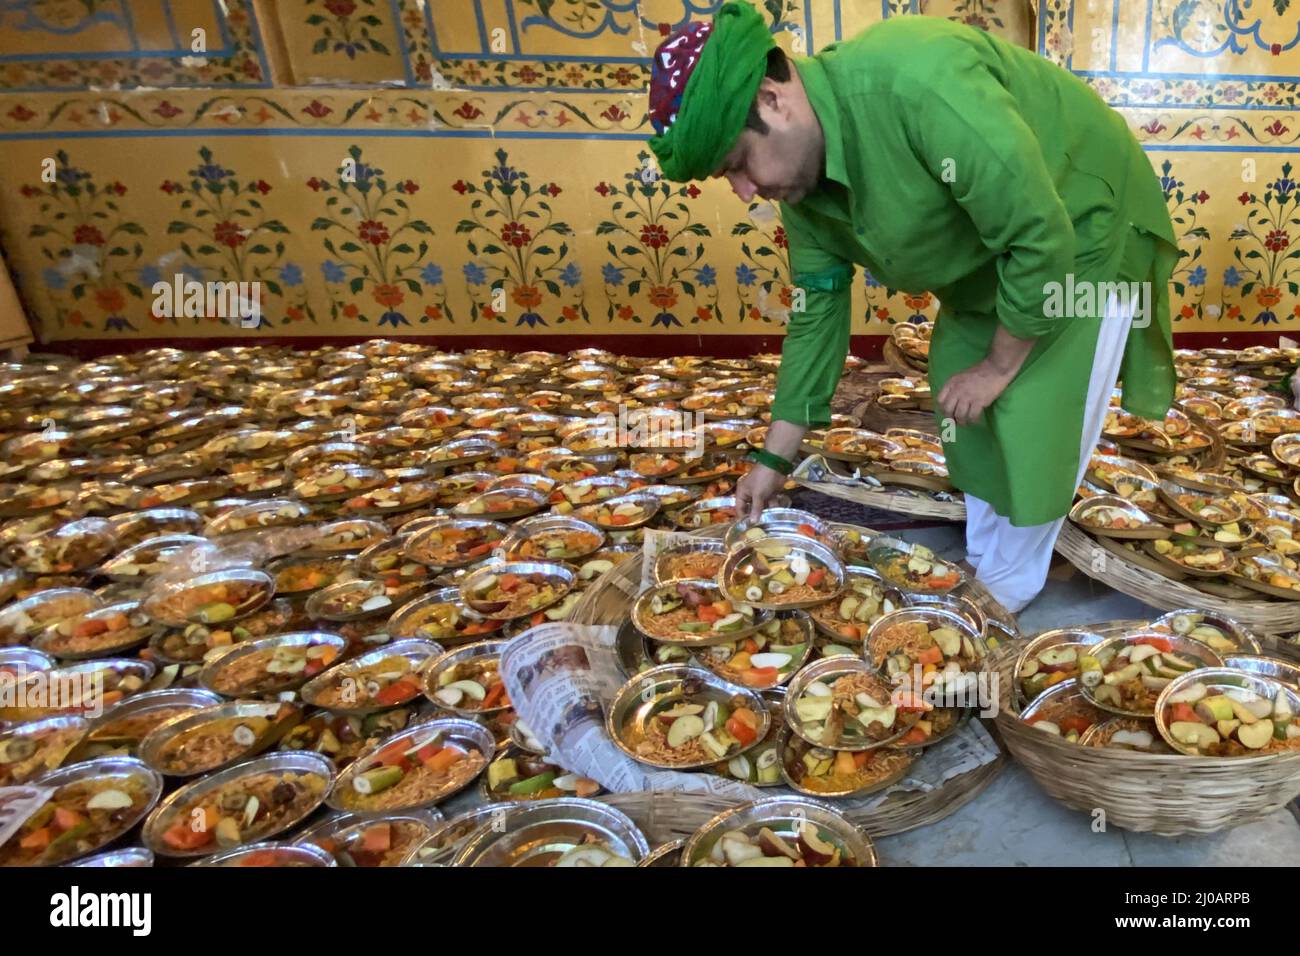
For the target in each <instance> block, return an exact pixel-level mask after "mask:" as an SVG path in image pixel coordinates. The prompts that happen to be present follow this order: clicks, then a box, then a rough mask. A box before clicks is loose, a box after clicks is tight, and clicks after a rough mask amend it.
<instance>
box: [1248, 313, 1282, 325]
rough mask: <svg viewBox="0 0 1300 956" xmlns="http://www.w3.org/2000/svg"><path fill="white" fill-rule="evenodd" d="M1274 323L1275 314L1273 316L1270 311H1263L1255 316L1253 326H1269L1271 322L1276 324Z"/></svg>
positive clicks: (1275, 319)
mask: <svg viewBox="0 0 1300 956" xmlns="http://www.w3.org/2000/svg"><path fill="white" fill-rule="evenodd" d="M1276 321H1277V316H1276V315H1275V314H1273V312H1271V311H1264V312H1261V313H1260V314H1259V315H1257V316H1255V322H1254V324H1255V325H1270V324H1272V323H1273V322H1276Z"/></svg>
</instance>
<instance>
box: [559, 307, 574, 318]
mask: <svg viewBox="0 0 1300 956" xmlns="http://www.w3.org/2000/svg"><path fill="white" fill-rule="evenodd" d="M560 313H561V314H562V315H563V316H564V317H565V318H566V319H569V320H570V321H572V320H574V319H576V318H578V310H577V309H575V308H574V307H573V306H571V305H566V306H565V307H564V308H562V309H561V310H560Z"/></svg>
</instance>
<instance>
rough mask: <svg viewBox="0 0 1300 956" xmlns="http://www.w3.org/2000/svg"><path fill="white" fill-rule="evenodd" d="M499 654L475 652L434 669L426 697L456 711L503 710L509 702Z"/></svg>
mask: <svg viewBox="0 0 1300 956" xmlns="http://www.w3.org/2000/svg"><path fill="white" fill-rule="evenodd" d="M499 666H500V658H499V657H496V656H493V655H479V656H474V657H470V658H467V659H465V660H460V661H456V662H454V663H452V664H450V665H449V666H446V667H444V668H442V669H441V670H439V671H437V673H436V677H433V679H432V681H431V682H430V685H431V686H430V688H429V691H430V692H429V699H430V700H432V701H433V702H434V703H437V704H441V705H442V706H444V707H447V708H450V709H454V710H457V711H476V712H479V713H487V712H489V711H495V710H504V709H505V708H507V707H509V706H510V696H509V694H507V693H506V685H505V681H503V680H502V679H501V674H500V673H499Z"/></svg>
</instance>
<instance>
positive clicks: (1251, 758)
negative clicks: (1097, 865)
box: [992, 608, 1300, 836]
mask: <svg viewBox="0 0 1300 956" xmlns="http://www.w3.org/2000/svg"><path fill="white" fill-rule="evenodd" d="M1269 644H1270V642H1269V641H1267V640H1264V641H1261V640H1260V639H1258V638H1256V637H1255V636H1254V635H1253V634H1251V633H1250V631H1249V630H1248V629H1247V628H1245V627H1243V626H1242V625H1241V623H1240V622H1239V621H1236V620H1233V619H1231V618H1229V617H1227V616H1225V615H1221V614H1218V613H1214V612H1208V611H1203V610H1200V609H1186V608H1184V609H1179V610H1176V611H1174V612H1171V613H1169V614H1165V615H1163V616H1161V617H1159V618H1157V619H1156V620H1154V621H1115V622H1108V623H1105V624H1099V625H1093V626H1087V627H1079V628H1059V629H1054V630H1049V631H1044V632H1041V633H1039V634H1037V635H1034V636H1032V637H1031V638H1030V639H1028V640H1026V641H1019V642H1014V643H1009V644H1007V645H1004V646H1003V647H1002V648H1001V649H999V650H998V651H996V652H995V653H994V655H993V657H992V660H993V662H994V666H995V668H996V671H997V675H998V679H999V680H998V685H999V697H1000V701H1001V706H1000V710H999V713H998V715H997V716H996V718H995V724H996V727H997V729H998V731H999V733H1000V735H1001V738H1002V741H1003V743H1004V744H1005V745H1006V747H1007V748H1008V749H1009V750H1010V751H1011V753H1012V755H1013V756H1014V757H1015V758H1016V759H1017V760H1019V761H1020V763H1021V764H1023V765H1024V767H1025V768H1026V769H1027V770H1028V771H1029V773H1030V775H1031V776H1032V777H1033V778H1034V780H1035V781H1037V783H1038V785H1039V786H1040V787H1042V788H1043V790H1045V791H1046V792H1047V793H1048V795H1050V796H1051V797H1053V798H1054V799H1056V800H1058V801H1060V802H1061V803H1063V804H1064V805H1065V806H1067V807H1070V808H1071V809H1074V810H1080V811H1083V812H1085V813H1090V814H1096V813H1098V811H1100V812H1101V813H1104V815H1105V821H1106V824H1107V825H1114V826H1120V827H1123V828H1124V829H1127V830H1135V831H1146V832H1152V833H1157V834H1160V835H1162V836H1178V835H1181V834H1186V833H1213V832H1216V831H1218V830H1224V829H1228V828H1230V827H1235V826H1240V825H1242V824H1244V823H1251V822H1255V821H1258V820H1261V819H1264V818H1265V817H1267V816H1268V815H1270V814H1272V813H1274V812H1275V811H1276V810H1278V809H1279V808H1281V807H1284V806H1286V805H1287V804H1288V803H1289V802H1290V801H1291V800H1293V799H1294V798H1295V797H1296V795H1297V794H1298V793H1300V716H1298V715H1300V684H1298V683H1297V680H1298V678H1300V668H1298V667H1297V666H1296V664H1295V663H1294V662H1288V661H1286V660H1282V659H1280V658H1277V657H1273V656H1270V655H1269V654H1268V653H1267V651H1268V650H1270V647H1269ZM1261 651H1263V652H1264V653H1261Z"/></svg>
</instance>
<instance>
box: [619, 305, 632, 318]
mask: <svg viewBox="0 0 1300 956" xmlns="http://www.w3.org/2000/svg"><path fill="white" fill-rule="evenodd" d="M632 314H633V313H632V307H631V306H630V305H625V306H623V307H622V308H621V309H619V310H618V317H619V318H620V319H630V318H632Z"/></svg>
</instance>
